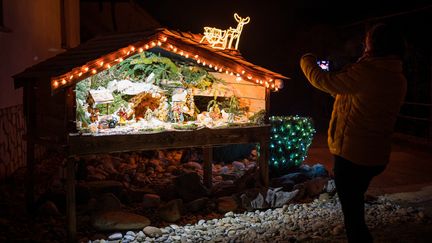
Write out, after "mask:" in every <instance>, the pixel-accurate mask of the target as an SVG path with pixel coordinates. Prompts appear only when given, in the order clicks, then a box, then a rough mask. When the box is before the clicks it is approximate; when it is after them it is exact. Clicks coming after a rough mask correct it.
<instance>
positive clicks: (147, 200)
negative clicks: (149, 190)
mask: <svg viewBox="0 0 432 243" xmlns="http://www.w3.org/2000/svg"><path fill="white" fill-rule="evenodd" d="M160 202H161V200H160V197H159V195H156V194H145V195H144V196H143V201H142V206H143V207H145V208H157V207H159V205H160Z"/></svg>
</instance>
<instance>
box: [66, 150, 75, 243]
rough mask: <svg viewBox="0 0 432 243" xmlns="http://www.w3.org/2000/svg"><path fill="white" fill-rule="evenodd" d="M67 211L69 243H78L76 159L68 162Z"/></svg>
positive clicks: (69, 159)
mask: <svg viewBox="0 0 432 243" xmlns="http://www.w3.org/2000/svg"><path fill="white" fill-rule="evenodd" d="M66 163H67V164H66V210H67V233H68V242H69V243H72V242H73V243H75V242H76V211H75V159H73V158H68V160H67V162H66Z"/></svg>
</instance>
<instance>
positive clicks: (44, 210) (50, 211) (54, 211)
mask: <svg viewBox="0 0 432 243" xmlns="http://www.w3.org/2000/svg"><path fill="white" fill-rule="evenodd" d="M39 213H40V214H41V215H42V216H59V215H61V214H60V212H59V210H58V208H57V206H56V205H55V203H53V202H51V201H46V202H45V203H44V204H42V206H41V207H40V208H39Z"/></svg>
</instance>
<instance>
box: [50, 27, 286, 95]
mask: <svg viewBox="0 0 432 243" xmlns="http://www.w3.org/2000/svg"><path fill="white" fill-rule="evenodd" d="M165 41H167V37H166V36H159V37H158V39H154V40H153V41H151V42H148V44H145V45H143V46H141V47H139V48H136V47H135V46H128V47H125V48H121V49H119V50H118V51H117V52H115V53H110V54H107V55H106V56H104V57H101V58H99V59H98V60H95V61H93V62H89V63H86V64H85V65H83V66H81V67H77V68H74V69H73V71H70V72H68V73H66V74H65V76H66V77H68V78H69V80H70V82H75V81H79V80H81V79H82V78H79V80H73V79H74V78H78V77H82V76H83V74H84V73H86V72H88V71H89V70H90V71H91V73H92V74H96V73H97V72H98V71H100V70H98V68H90V67H94V66H95V65H98V66H100V67H103V69H109V68H111V67H112V65H114V64H116V63H118V62H122V61H124V58H126V57H128V56H129V54H131V52H132V53H133V52H135V51H138V52H139V53H142V52H143V51H144V48H145V49H150V48H151V47H155V46H156V45H157V46H161V47H162V48H164V49H167V50H170V51H171V52H173V53H178V54H179V55H181V56H185V57H186V58H189V56H190V57H194V58H195V60H196V62H197V63H198V64H200V65H202V66H206V65H208V67H209V68H211V69H214V70H215V71H216V72H224V73H226V74H229V75H231V76H233V75H235V76H236V81H241V80H251V81H253V80H255V82H256V83H257V84H258V83H259V84H261V85H263V86H265V87H266V88H269V87H271V89H272V90H274V91H278V90H279V89H280V87H279V85H278V83H277V81H278V80H276V83H272V82H273V79H269V78H267V77H265V78H264V80H260V79H259V78H263V77H256V76H255V77H254V74H253V73H247V72H246V71H245V70H243V69H240V70H239V72H232V71H230V69H229V67H226V66H222V65H219V64H218V63H214V62H213V63H208V60H206V59H203V58H200V57H199V55H197V54H194V53H188V52H186V51H184V50H181V49H178V48H177V47H175V46H173V45H172V44H171V43H169V42H168V43H167V44H166V45H165V44H164V43H162V42H165ZM237 70H238V69H237ZM65 84H67V81H66V79H61V78H59V79H56V80H55V79H53V82H52V87H53V88H59V86H61V85H65Z"/></svg>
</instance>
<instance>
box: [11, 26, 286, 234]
mask: <svg viewBox="0 0 432 243" xmlns="http://www.w3.org/2000/svg"><path fill="white" fill-rule="evenodd" d="M202 40H203V36H202V35H197V34H191V33H184V32H178V31H171V30H167V29H158V30H156V31H150V32H141V33H129V34H122V35H111V36H105V37H99V38H95V39H93V40H90V41H89V42H87V43H84V44H82V45H80V46H78V47H77V48H73V49H70V50H68V51H66V52H64V53H62V54H59V55H57V56H55V57H53V58H51V59H48V60H46V61H44V62H41V63H39V64H37V65H35V66H33V67H30V68H28V69H26V70H25V71H23V72H22V73H20V74H17V75H15V76H14V79H15V87H16V88H19V87H24V107H25V115H26V124H27V148H28V151H29V152H28V153H27V165H28V167H29V169H30V170H31V168H32V166H34V164H33V159H34V158H33V153H32V151H33V150H34V145H35V144H53V145H56V146H58V145H62V146H63V147H64V148H65V153H66V155H67V156H68V157H69V158H70V159H69V160H68V163H67V176H68V194H67V195H68V200H67V202H68V212H69V214H68V215H69V222H68V223H69V233H70V234H74V230H75V228H74V224H75V221H74V220H75V219H74V217H75V216H74V210H75V208H74V207H75V206H74V205H75V204H74V203H75V202H74V201H75V195H74V183H73V181H74V168H75V164H74V160H73V159H72V158H73V157H72V156H73V155H78V156H79V155H84V154H92V153H105V152H123V151H138V150H149V149H158V148H176V147H196V146H199V147H203V148H204V155H205V156H204V157H205V165H204V170H205V171H206V172H205V175H204V180H205V184H207V185H209V182H208V180H209V175H208V174H209V173H211V150H209V148H210V146H212V145H216V144H236V143H260V145H261V146H260V147H261V152H260V159H259V169H260V171H261V176H262V180H263V183H264V184H267V183H268V175H267V174H268V171H267V166H268V165H267V161H268V151H267V150H268V141H269V130H270V129H269V125H267V124H266V116H267V112H268V110H269V94H270V92H271V91H277V90H278V89H279V88H281V86H282V85H281V84H282V80H283V79H287V78H286V77H284V76H282V75H280V74H278V73H275V72H272V71H270V70H267V69H265V68H262V67H259V66H256V65H254V64H252V63H250V62H248V61H246V60H245V59H243V58H242V56H241V55H240V54H239V52H238V51H236V50H222V49H215V48H212V46H211V45H210V44H209V43H206V42H202V43H201V41H202ZM206 174H207V176H206ZM210 178H211V176H210ZM30 180H31V178H30ZM210 184H211V181H210ZM209 186H210V185H209Z"/></svg>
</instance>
